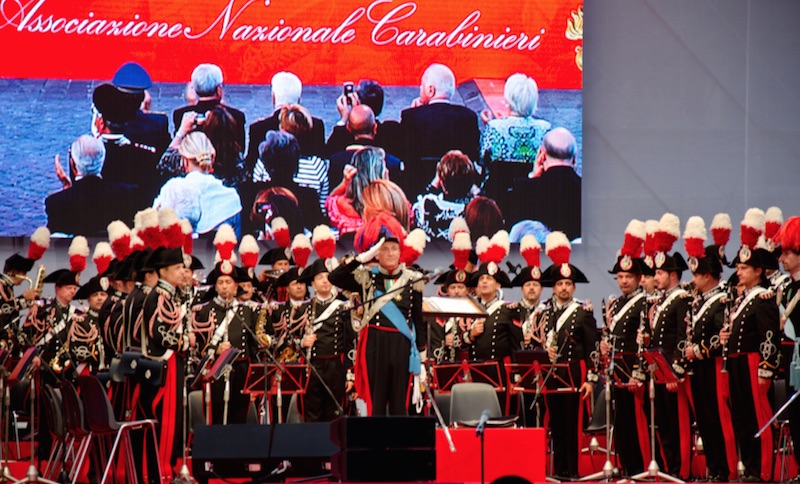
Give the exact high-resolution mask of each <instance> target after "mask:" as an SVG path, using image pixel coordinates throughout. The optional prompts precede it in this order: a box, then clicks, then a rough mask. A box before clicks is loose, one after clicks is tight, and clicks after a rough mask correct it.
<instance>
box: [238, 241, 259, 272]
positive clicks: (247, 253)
mask: <svg viewBox="0 0 800 484" xmlns="http://www.w3.org/2000/svg"><path fill="white" fill-rule="evenodd" d="M239 258H240V259H242V267H244V268H246V269H251V268H254V267H255V266H256V265H257V264H258V242H256V238H255V237H253V236H252V235H250V234H247V235H245V236H244V237H242V242H241V243H240V244H239Z"/></svg>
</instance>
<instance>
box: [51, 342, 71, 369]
mask: <svg viewBox="0 0 800 484" xmlns="http://www.w3.org/2000/svg"><path fill="white" fill-rule="evenodd" d="M70 362H71V360H70V358H69V342H66V343H64V344H63V345H61V348H59V349H58V351H56V354H55V356H53V358H51V359H50V369H52V370H53V371H54V372H55V373H58V374H60V373H62V372H63V371H64V370H66V369H67V368H69V365H70Z"/></svg>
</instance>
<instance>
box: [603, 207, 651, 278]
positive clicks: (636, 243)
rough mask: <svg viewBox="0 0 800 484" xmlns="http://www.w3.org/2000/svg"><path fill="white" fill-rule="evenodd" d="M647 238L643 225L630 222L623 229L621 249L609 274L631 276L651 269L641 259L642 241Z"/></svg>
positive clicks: (639, 222) (637, 221)
mask: <svg viewBox="0 0 800 484" xmlns="http://www.w3.org/2000/svg"><path fill="white" fill-rule="evenodd" d="M646 237H647V234H646V229H645V223H644V222H642V221H640V220H636V219H634V220H631V221H630V222H629V223H628V226H627V228H626V229H625V237H624V239H623V242H622V248H621V249H620V251H619V255H617V259H616V261H615V262H614V267H612V268H611V270H610V271H608V272H609V274H616V273H618V272H630V273H631V274H645V273H647V272H649V271H650V270H651V269H650V268H649V267H648V266H647V264H645V262H644V259H642V258H641V252H642V249H643V247H644V241H645V238H646Z"/></svg>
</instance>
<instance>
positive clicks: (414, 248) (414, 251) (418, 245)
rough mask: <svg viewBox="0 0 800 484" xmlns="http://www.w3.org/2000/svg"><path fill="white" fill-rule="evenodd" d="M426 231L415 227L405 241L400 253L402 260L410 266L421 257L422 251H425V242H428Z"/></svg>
mask: <svg viewBox="0 0 800 484" xmlns="http://www.w3.org/2000/svg"><path fill="white" fill-rule="evenodd" d="M427 241H428V240H427V237H426V236H425V231H424V230H422V229H414V230H412V231H411V232H409V233H408V235H407V236H406V238H405V240H404V241H403V251H402V252H401V253H400V262H402V263H403V264H405V265H407V266H410V265H412V264H413V263H414V262H416V261H417V259H419V256H421V255H422V252H424V251H425V244H426V243H427Z"/></svg>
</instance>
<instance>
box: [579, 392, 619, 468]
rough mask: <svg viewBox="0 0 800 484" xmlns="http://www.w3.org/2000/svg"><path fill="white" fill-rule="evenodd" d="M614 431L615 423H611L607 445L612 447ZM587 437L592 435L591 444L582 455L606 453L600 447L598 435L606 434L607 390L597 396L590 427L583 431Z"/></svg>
mask: <svg viewBox="0 0 800 484" xmlns="http://www.w3.org/2000/svg"><path fill="white" fill-rule="evenodd" d="M613 416H614V414H613V413H612V414H611V418H612V419H613V418H614V417H613ZM613 430H614V422H613V421H612V422H611V429H610V431H609V433H608V437H609V438H608V442H606V445H608V446H611V442H612V441H613ZM583 433H584V434H585V435H590V436H591V437H592V440H591V441H590V443H589V447H584V448H583V449H581V453H582V454H585V453H587V452H588V453H589V454H590V455H591V454H594V453H595V452H605V451H606V449H605V448H603V447H600V443H599V442H598V441H597V435H603V436H605V434H606V389H605V388H602V389H601V390H600V393H598V394H597V398H596V399H595V401H594V408H593V409H592V420H591V421H590V422H589V425H588V426H587V427H586V428H585V429H584V430H583ZM611 454H612V455H613V454H614V451H613V450H612V451H611Z"/></svg>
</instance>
